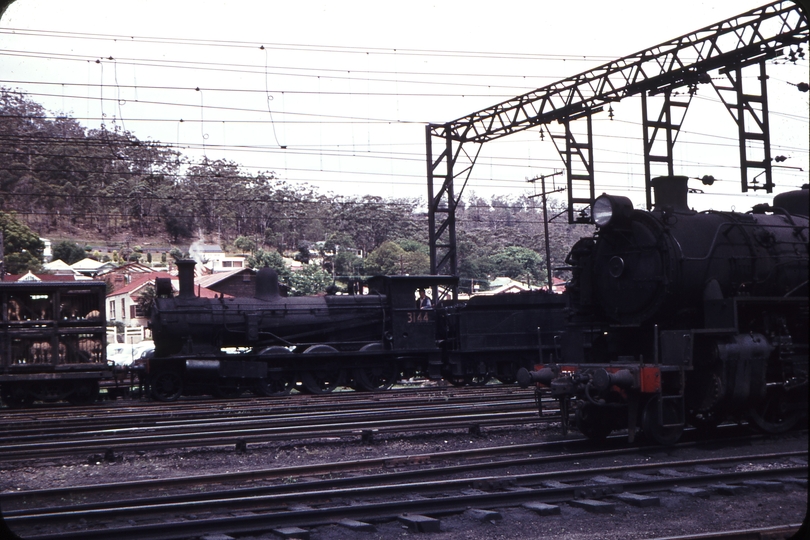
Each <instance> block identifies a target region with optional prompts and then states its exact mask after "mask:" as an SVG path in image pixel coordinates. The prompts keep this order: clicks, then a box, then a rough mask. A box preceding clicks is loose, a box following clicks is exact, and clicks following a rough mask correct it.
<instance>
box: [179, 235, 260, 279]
mask: <svg viewBox="0 0 810 540" xmlns="http://www.w3.org/2000/svg"><path fill="white" fill-rule="evenodd" d="M188 256H189V257H191V258H192V259H194V260H195V261H197V263H198V264H200V265H201V266H202V267H203V268H205V270H207V271H208V272H210V273H214V274H215V273H217V272H230V271H231V270H234V269H239V268H245V266H246V265H245V259H246V257H245V256H244V255H226V254H225V252H224V251H222V248H220V247H219V246H218V245H216V244H204V243H202V242H194V243H193V244H191V246H190V247H189V248H188Z"/></svg>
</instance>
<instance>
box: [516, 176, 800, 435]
mask: <svg viewBox="0 0 810 540" xmlns="http://www.w3.org/2000/svg"><path fill="white" fill-rule="evenodd" d="M653 188H654V190H655V199H656V203H655V207H654V209H653V210H652V211H649V212H648V211H642V210H636V209H633V206H632V204H631V202H630V200H629V199H627V198H625V197H621V196H613V195H602V196H601V197H599V198H597V199H596V201H595V203H594V205H593V218H594V221H595V223H596V226H597V228H598V229H597V232H596V234H595V235H594V236H593V237H586V238H583V239H581V240H580V241H579V242H578V243H577V244H575V246H574V247H573V248H572V250H571V252H570V254H569V256H568V259H567V262H568V264H569V265H570V267H571V268H572V274H573V277H572V281H571V283H570V284H569V286H568V293H569V300H570V305H571V310H570V313H569V316H570V318H569V320H568V321H567V324H566V328H565V330H564V331H563V332H562V333H561V334H560V336H559V341H558V344H559V345H558V346H557V347H556V348H555V351H554V355H555V358H554V361H552V362H548V363H543V364H541V365H538V366H536V368H535V370H534V371H531V372H530V371H528V370H525V369H524V370H521V371H520V372H519V374H518V379H519V382H520V384H521V385H522V386H524V387H526V386H529V385H530V384H532V383H536V386H537V391H538V392H543V393H546V392H549V391H550V394H551V395H552V396H553V397H555V398H557V399H558V400H559V403H560V410H561V412H562V415H563V427H564V429H566V430H567V429H568V425H569V417H570V416H572V415H573V417H574V420H575V424H576V427H577V428H578V429H579V430H580V431H581V432H582V433H583V434H584V435H586V436H587V437H589V438H592V439H601V438H604V437H606V436H607V435H608V434H609V433H610V432H611V431H612V430H614V429H623V428H627V429H628V430H629V437H630V440H631V441H632V440H633V438H634V436H635V434H636V432H637V431H638V430H639V429H641V431H642V432H643V433H645V434H646V435H647V436H648V437H650V438H651V439H652V440H653V441H655V442H657V443H660V444H672V443H674V442H675V441H677V440H678V438H679V437H680V435H681V433H682V431H683V429H684V426H685V425H686V424H691V425H694V426H697V427H699V428H701V429H706V428H712V427H715V426H716V425H717V424H719V423H720V422H721V421H723V420H724V419H726V418H729V417H740V416H745V417H747V419H748V420H749V421H750V422H751V423H752V424H753V425H755V426H757V427H758V428H760V429H762V430H764V431H766V432H771V433H775V432H781V431H784V430H787V429H790V428H791V427H792V426H793V425H795V424H796V423H797V422H798V421H799V420H800V419H801V418H802V417H803V416H804V415H806V413H807V381H808V379H807V377H808V347H807V343H808V339H807V338H808V335H807V334H808V283H807V280H808V207H810V204H809V203H808V190H807V189H802V190H799V191H793V192H789V193H784V194H781V195H777V196H776V197H775V198H774V201H773V205H772V206H770V205H767V204H765V205H758V206H757V207H755V208H754V209H753V210H752V211H750V212H748V213H736V212H701V213H698V212H695V211H693V210H690V209H689V207H688V206H687V193H688V188H687V178H686V177H665V178H657V179H655V180H653ZM538 403H539V400H538Z"/></svg>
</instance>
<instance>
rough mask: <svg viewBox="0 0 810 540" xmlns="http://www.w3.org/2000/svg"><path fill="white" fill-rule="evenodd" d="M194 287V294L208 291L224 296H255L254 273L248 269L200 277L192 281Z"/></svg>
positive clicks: (237, 269)
mask: <svg viewBox="0 0 810 540" xmlns="http://www.w3.org/2000/svg"><path fill="white" fill-rule="evenodd" d="M194 285H195V292H197V291H198V290H200V289H208V290H210V291H214V292H216V293H220V294H224V295H226V296H247V297H251V296H254V295H255V294H256V272H255V271H253V270H251V269H250V268H234V269H232V270H230V271H228V272H217V273H216V274H210V275H207V276H201V277H199V278H197V279H196V280H194ZM198 296H199V295H198Z"/></svg>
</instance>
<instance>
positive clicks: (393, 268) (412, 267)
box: [365, 242, 430, 276]
mask: <svg viewBox="0 0 810 540" xmlns="http://www.w3.org/2000/svg"><path fill="white" fill-rule="evenodd" d="M417 244H418V243H417ZM413 246H414V244H409V247H413ZM365 271H366V272H367V273H368V274H384V275H388V276H390V275H415V274H427V273H428V272H429V271H430V258H429V256H428V255H427V254H426V253H424V252H423V251H421V250H419V249H417V250H415V251H406V250H405V249H403V248H402V246H400V245H399V244H397V243H396V242H383V243H382V245H381V246H380V247H378V248H377V249H375V250H374V251H372V252H371V253H369V254H368V257H366V261H365Z"/></svg>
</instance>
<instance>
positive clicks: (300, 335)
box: [135, 261, 565, 401]
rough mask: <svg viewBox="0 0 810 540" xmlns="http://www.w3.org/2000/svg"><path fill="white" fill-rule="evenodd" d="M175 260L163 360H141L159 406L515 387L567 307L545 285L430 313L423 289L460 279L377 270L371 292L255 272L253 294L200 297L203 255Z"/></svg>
mask: <svg viewBox="0 0 810 540" xmlns="http://www.w3.org/2000/svg"><path fill="white" fill-rule="evenodd" d="M178 267H179V283H180V285H179V292H178V294H177V295H176V296H175V295H174V294H173V292H172V286H171V282H170V281H169V280H167V279H164V280H158V282H157V283H156V296H157V298H156V300H155V303H154V306H153V309H152V314H151V322H150V326H151V329H152V337H153V340H154V342H155V353H154V356H153V357H152V358H148V359H145V360H144V361H143V362H141V363H136V365H135V369H137V370H139V372H140V375H141V380H142V381H144V382H145V386H147V387H148V388H149V391H150V392H151V394H152V396H153V397H154V398H155V399H158V400H162V401H171V400H174V399H177V398H178V397H179V396H181V395H183V394H198V393H213V394H215V395H218V396H222V397H229V396H234V395H238V394H240V393H241V392H242V391H244V390H250V391H252V392H253V393H255V394H257V395H263V396H269V395H283V394H286V393H288V392H289V391H290V390H292V389H293V388H295V389H297V390H299V391H302V392H308V393H316V394H317V393H325V392H331V391H332V390H334V389H335V388H336V387H338V386H346V385H348V386H351V387H353V388H354V389H356V390H362V391H374V390H381V389H386V388H388V387H390V386H391V385H392V384H393V383H394V382H395V381H396V380H398V379H400V378H402V377H405V378H408V377H414V376H424V377H429V378H431V379H439V378H445V379H447V380H449V381H450V382H451V383H453V384H459V385H462V384H482V383H485V382H486V381H487V380H488V379H489V377H490V376H491V375H495V376H496V377H497V378H499V379H500V380H501V381H505V382H513V381H515V377H516V372H517V370H518V369H519V368H520V367H526V366H529V367H530V366H532V365H534V364H535V363H536V362H538V361H543V358H544V357H543V356H540V355H541V354H543V351H545V355H546V356H545V358H549V355H550V354H551V350H552V346H551V344H552V343H553V339H552V336H553V334H554V333H555V332H556V331H557V330H559V325H560V321H561V320H562V316H561V314H562V310H563V308H564V306H565V299H564V297H562V296H561V295H555V294H549V293H546V292H542V291H538V292H531V293H521V294H514V295H502V296H499V297H475V298H472V299H470V300H469V301H468V302H464V303H460V302H454V301H438V302H437V303H436V305H432V306H431V307H430V309H421V308H420V305H419V304H417V300H416V291H418V290H419V289H427V290H431V291H432V292H433V298H434V299H439V298H440V297H442V296H447V294H446V293H447V292H448V291H451V290H452V289H453V288H455V287H456V286H457V282H458V278H457V277H451V276H377V277H374V278H371V279H369V280H368V281H367V283H366V285H365V286H366V288H367V293H365V294H350V295H326V296H314V297H286V296H284V295H283V294H282V292H281V291H280V290H279V285H278V278H277V275H276V273H275V272H274V271H273V270H271V269H269V268H265V269H262V270H260V271H259V272H258V274H257V276H256V292H255V295H254V296H253V297H250V298H224V297H219V298H214V299H210V298H199V297H197V296H196V295H195V293H194V284H193V278H194V270H193V268H194V261H180V262H178ZM538 328H539V329H540V330H538ZM541 343H548V344H549V345H548V346H546V347H541V346H540V344H541Z"/></svg>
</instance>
